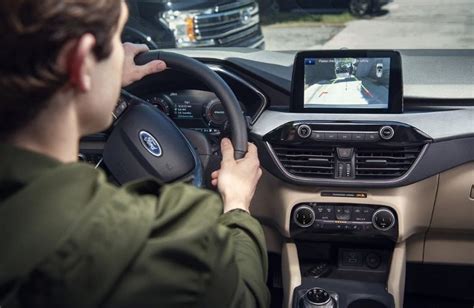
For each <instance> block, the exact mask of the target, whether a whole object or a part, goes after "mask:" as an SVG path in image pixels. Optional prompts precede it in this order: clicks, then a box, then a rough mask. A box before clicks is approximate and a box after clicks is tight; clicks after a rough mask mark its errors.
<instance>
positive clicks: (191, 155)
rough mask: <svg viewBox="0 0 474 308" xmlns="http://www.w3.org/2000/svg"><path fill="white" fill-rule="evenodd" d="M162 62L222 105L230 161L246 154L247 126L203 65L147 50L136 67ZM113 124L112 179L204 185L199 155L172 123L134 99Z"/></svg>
mask: <svg viewBox="0 0 474 308" xmlns="http://www.w3.org/2000/svg"><path fill="white" fill-rule="evenodd" d="M153 60H163V61H165V62H166V64H167V65H168V67H169V68H171V69H175V70H178V71H180V72H183V73H187V74H190V75H192V76H193V77H195V78H197V79H199V80H201V81H203V82H204V84H205V85H206V86H207V87H208V88H209V90H210V91H212V92H214V93H215V94H216V96H217V97H218V98H219V99H220V101H221V102H222V105H223V107H224V110H225V112H226V115H227V118H228V124H229V128H230V133H231V139H232V143H233V146H234V157H235V158H236V159H240V158H242V157H243V156H244V155H245V153H246V152H247V145H248V143H247V142H248V134H247V123H246V120H245V117H244V115H243V112H242V109H241V107H240V104H239V102H238V100H237V97H236V96H235V94H234V92H233V91H232V89H231V88H230V87H229V86H228V85H227V83H226V82H225V81H224V80H223V79H222V78H221V77H220V76H219V75H217V74H216V73H215V72H214V71H212V70H211V69H210V68H209V67H207V66H206V65H205V64H203V63H201V62H199V61H197V60H195V59H193V58H190V57H187V56H184V55H180V54H177V53H172V52H163V51H150V52H146V53H143V54H140V55H138V56H137V58H136V59H135V62H136V63H137V64H138V65H143V64H146V63H148V62H150V61H153ZM136 101H137V103H134V104H130V106H128V108H127V109H126V110H125V111H124V112H123V113H122V114H121V116H120V117H119V118H118V119H117V121H116V122H115V123H114V125H113V128H112V130H111V133H110V135H109V138H108V140H107V142H106V144H105V147H104V152H103V159H104V161H103V162H104V164H105V165H106V166H107V169H108V171H109V172H110V173H111V175H112V176H113V177H114V178H115V179H116V180H117V181H118V182H119V184H124V183H127V182H131V181H134V180H138V179H144V178H150V177H153V178H155V179H157V180H158V181H160V182H162V183H170V182H174V181H178V180H184V181H191V182H192V183H193V184H194V185H196V186H202V183H203V171H202V167H201V162H200V158H199V155H198V154H197V153H196V151H195V150H194V148H193V146H192V145H191V143H190V142H189V140H188V139H187V138H186V137H185V135H184V134H183V133H182V132H181V130H180V129H179V128H178V127H177V126H176V125H175V123H174V122H173V121H172V120H171V119H170V118H169V117H168V116H167V115H166V114H164V113H163V112H161V111H160V110H158V109H157V108H154V107H153V106H151V105H150V104H148V103H146V102H143V101H141V100H140V99H138V98H137V99H136Z"/></svg>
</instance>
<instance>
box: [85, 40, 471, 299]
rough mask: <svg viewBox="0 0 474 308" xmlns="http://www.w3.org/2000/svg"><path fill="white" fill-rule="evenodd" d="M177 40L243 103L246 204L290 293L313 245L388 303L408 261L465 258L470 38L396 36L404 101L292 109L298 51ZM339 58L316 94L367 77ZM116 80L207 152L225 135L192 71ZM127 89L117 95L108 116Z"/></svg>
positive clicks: (92, 144) (89, 144)
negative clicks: (256, 169) (409, 41)
mask: <svg viewBox="0 0 474 308" xmlns="http://www.w3.org/2000/svg"><path fill="white" fill-rule="evenodd" d="M173 52H177V53H182V54H184V55H187V56H190V57H193V58H195V59H198V60H200V61H201V62H203V63H205V64H207V65H208V66H209V67H210V68H212V69H213V70H214V71H215V72H216V73H217V74H219V76H221V77H222V78H223V79H224V80H225V81H226V82H227V84H228V85H229V86H230V87H231V88H232V90H233V91H234V93H235V94H236V96H237V99H238V100H239V102H240V104H241V107H242V110H243V112H244V115H245V117H246V118H247V121H248V124H249V125H248V128H249V139H250V140H251V141H252V142H253V143H255V144H256V146H257V148H258V153H259V159H260V162H261V165H262V169H263V176H262V178H261V180H260V183H259V185H258V187H257V190H256V192H255V196H254V199H253V202H252V205H251V211H252V215H253V216H255V217H256V218H257V219H258V220H259V221H260V222H261V223H262V225H263V230H264V232H265V236H266V241H267V248H268V251H269V252H272V253H276V254H278V255H281V265H280V264H278V266H277V267H278V268H281V269H282V271H283V273H282V275H283V279H282V281H283V284H284V285H283V289H284V301H285V303H286V306H287V307H291V303H292V296H293V295H292V294H293V291H295V293H294V294H297V293H298V292H299V291H298V290H299V289H298V288H301V287H304V290H306V288H307V285H305V283H304V282H305V281H306V282H308V279H310V278H308V276H307V273H310V274H311V275H313V274H312V273H313V272H314V269H316V270H319V268H318V267H317V266H316V267H315V265H318V264H320V263H319V262H320V261H321V260H319V259H317V258H318V257H321V256H324V257H325V258H326V259H327V260H326V261H327V262H326V264H327V265H328V266H329V267H332V270H333V273H334V275H336V276H334V277H333V278H337V279H339V280H338V283H340V282H341V281H344V278H347V277H346V275H349V274H348V273H350V274H351V275H349V276H350V279H353V278H354V277H355V276H354V275H355V273H356V272H357V273H363V274H364V275H363V276H364V277H362V278H360V279H361V280H364V279H366V278H367V279H372V280H374V281H378V282H379V283H380V285H381V286H382V289H381V290H382V291H381V292H382V293H384V292H385V293H386V291H387V290H388V292H389V293H390V294H392V295H393V297H394V300H395V303H396V305H395V306H396V307H402V306H401V305H400V303H402V302H403V288H404V274H403V273H404V270H405V264H406V262H407V261H412V262H419V263H424V262H428V263H429V262H431V263H436V262H437V263H449V264H471V265H473V264H474V259H473V258H472V251H473V249H474V245H473V243H474V227H473V225H472V217H473V216H472V209H473V206H474V180H473V177H472V174H473V171H474V125H473V123H474V92H473V91H472V70H471V68H472V65H470V64H473V62H472V59H474V51H472V50H400V51H399V53H400V56H401V60H402V72H403V76H402V77H403V84H402V85H398V86H395V87H396V89H395V90H397V91H401V90H403V93H404V95H403V97H402V98H399V100H398V101H396V102H395V103H397V104H403V112H394V113H389V112H387V113H370V112H349V111H347V112H345V111H344V110H342V111H341V110H337V111H336V112H332V111H329V110H323V111H321V110H309V111H308V110H299V111H298V112H295V110H292V109H291V108H290V106H291V103H292V94H293V93H292V75H293V61H294V59H295V55H296V53H295V52H268V51H253V50H248V49H229V48H227V49H222V50H221V49H205V50H200V49H190V50H173ZM335 62H341V64H340V65H339V68H338V70H339V71H334V69H333V68H332V66H331V70H330V75H331V76H332V77H330V78H328V79H329V80H332V82H333V83H334V86H332V87H327V86H326V88H322V90H317V89H316V88H317V87H319V84H320V83H321V82H317V85H316V86H314V84H313V86H314V88H315V91H314V93H316V96H320V95H321V94H322V96H321V97H329V96H331V97H333V96H334V97H335V96H339V95H342V96H344V93H342V94H341V93H332V92H333V91H335V90H337V89H338V88H343V89H347V90H351V91H352V92H351V95H352V96H354V95H355V94H357V93H358V91H359V88H362V85H364V80H361V81H360V82H358V81H357V80H353V79H354V78H352V77H351V76H348V74H349V75H350V74H351V65H352V71H353V72H356V74H357V69H359V74H362V72H361V70H362V68H363V67H362V65H360V64H358V62H357V61H352V62H351V63H352V64H350V63H349V62H345V61H335ZM359 62H360V61H359ZM380 64H383V65H380ZM356 66H357V67H356ZM386 67H387V65H385V63H384V62H383V61H376V66H375V71H374V72H373V73H372V75H373V74H375V75H374V76H375V77H373V76H372V77H370V76H369V77H370V78H368V79H371V80H376V79H375V78H381V77H379V76H380V75H381V76H385V72H384V71H383V70H384V68H386ZM346 68H347V70H348V71H347V70H346ZM334 74H335V77H334V76H333V75H334ZM377 74H378V75H379V76H378V75H377ZM349 77H351V78H349ZM356 77H357V76H356ZM319 79H321V78H319ZM319 79H317V80H319ZM359 79H360V78H359ZM305 80H307V78H305ZM369 81H370V80H369ZM359 84H360V87H359ZM368 84H369V86H372V88H370V87H369V86H366V88H367V90H369V92H372V93H374V92H375V91H376V87H375V86H373V85H371V84H370V83H368ZM336 85H337V86H336ZM303 86H304V85H303ZM310 86H311V85H310ZM373 89H374V90H373ZM125 90H126V91H127V92H129V93H131V94H133V95H135V96H137V97H139V98H140V99H142V100H145V101H147V102H149V103H151V104H152V105H153V106H155V107H156V108H158V109H160V110H161V111H162V112H164V113H166V114H167V115H168V116H169V117H170V118H171V119H172V120H173V121H174V122H175V123H176V124H177V126H178V127H180V128H182V129H183V132H184V133H185V134H186V132H185V131H186V130H191V131H193V133H195V132H196V131H197V132H200V133H204V135H205V137H206V138H208V139H212V140H214V142H213V147H214V146H215V148H213V149H212V151H211V153H212V154H211V155H210V156H214V154H215V153H218V152H219V151H218V150H219V148H218V142H215V141H217V140H218V139H219V138H221V137H222V136H224V135H226V133H227V132H226V120H227V118H226V115H225V112H224V110H223V108H222V104H221V102H220V101H219V100H218V99H217V97H216V96H215V95H214V94H213V93H212V92H211V91H209V89H208V88H206V87H205V86H204V85H203V84H202V82H201V81H200V80H198V79H196V78H193V77H191V76H186V75H184V74H183V73H180V72H177V71H174V70H167V71H165V72H163V73H160V74H156V75H153V76H149V77H146V78H145V79H143V80H141V81H139V82H137V83H135V84H133V85H132V86H130V87H128V88H126V89H125ZM325 92H328V93H325ZM365 92H367V91H365ZM323 93H324V94H323ZM333 94H337V95H333ZM369 96H370V95H369ZM344 98H347V97H344ZM128 103H130V102H127V101H125V102H123V101H122V102H119V105H118V107H117V110H116V113H117V115H118V116H119V115H120V112H123V111H124V110H125V107H126V105H127V104H128ZM320 103H321V102H320ZM322 103H324V102H322ZM319 109H321V108H319ZM200 135H202V134H200ZM106 142H107V136H106V134H102V135H99V136H89V137H87V138H84V140H82V142H81V155H82V156H83V157H85V158H86V159H85V160H87V161H89V162H92V163H96V162H97V161H99V164H100V161H101V151H102V149H103V147H104V144H105V143H106ZM211 143H212V142H211ZM199 154H201V153H199ZM202 156H203V155H201V158H202ZM210 160H211V161H212V158H211V159H210ZM219 162H220V160H219V157H218V156H216V157H214V163H211V164H210V165H211V166H212V167H213V168H214V170H215V169H217V168H219ZM460 234H462V236H461V235H460ZM305 245H307V246H305ZM314 252H318V254H317V255H315V253H314ZM348 256H356V258H352V257H350V258H349V257H348ZM361 259H364V260H362V261H361ZM354 260H355V261H357V262H356V263H357V264H354V263H351V262H353V261H354ZM359 261H360V262H359ZM305 275H306V276H305ZM318 275H319V274H318ZM337 275H339V276H337ZM313 276H314V275H313ZM317 281H318V282H319V283H322V281H323V280H322V279H319V280H317ZM343 289H344V290H346V288H343ZM341 290H342V289H341ZM342 293H343V292H342V291H341V293H340V294H342Z"/></svg>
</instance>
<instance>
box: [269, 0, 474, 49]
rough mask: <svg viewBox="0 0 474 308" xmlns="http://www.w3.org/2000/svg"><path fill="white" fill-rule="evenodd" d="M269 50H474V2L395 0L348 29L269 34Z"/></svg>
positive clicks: (321, 28) (282, 29)
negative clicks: (377, 13)
mask: <svg viewBox="0 0 474 308" xmlns="http://www.w3.org/2000/svg"><path fill="white" fill-rule="evenodd" d="M263 31H264V35H265V37H266V41H267V49H269V50H303V49H340V48H352V49H357V48H360V49H368V48H370V49H410V48H419V49H425V48H426V49H430V48H431V49H432V48H449V49H458V48H459V49H465V48H474V0H394V2H392V3H390V4H389V5H387V6H385V7H384V8H383V11H382V12H381V14H380V15H379V16H375V17H371V18H368V19H358V20H354V21H351V22H348V23H347V24H346V27H345V28H340V27H334V26H319V27H314V26H311V27H306V28H305V27H304V26H301V27H299V28H295V27H287V28H285V27H282V26H278V27H273V26H267V27H264V29H263Z"/></svg>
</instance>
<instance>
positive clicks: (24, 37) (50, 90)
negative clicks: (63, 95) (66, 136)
mask: <svg viewBox="0 0 474 308" xmlns="http://www.w3.org/2000/svg"><path fill="white" fill-rule="evenodd" d="M121 3H122V1H121V0H41V1H39V0H1V1H0V42H1V45H2V46H1V47H0V139H1V138H6V137H8V136H9V135H11V134H13V133H14V132H15V131H17V130H18V129H20V128H21V127H22V126H24V125H26V124H28V122H30V121H31V120H33V119H34V118H35V117H36V116H37V115H38V113H39V112H40V111H41V110H42V109H44V108H45V107H46V105H47V101H48V99H49V98H51V96H52V95H53V94H54V93H56V92H57V91H58V90H59V89H60V88H61V87H63V86H64V85H65V84H66V83H67V79H66V76H65V75H64V73H63V72H60V71H58V69H57V68H56V67H55V63H56V60H57V57H58V54H59V51H60V50H61V48H62V47H63V46H64V45H65V44H66V42H68V41H70V40H73V39H76V38H79V37H80V36H82V35H83V34H85V33H91V34H93V35H94V36H95V38H96V46H95V48H94V54H95V56H96V57H97V59H98V60H103V59H105V58H108V57H109V56H110V54H111V52H112V36H113V34H114V33H115V31H116V29H117V26H118V21H119V18H120V14H121Z"/></svg>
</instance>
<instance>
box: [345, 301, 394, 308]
mask: <svg viewBox="0 0 474 308" xmlns="http://www.w3.org/2000/svg"><path fill="white" fill-rule="evenodd" d="M347 308H388V307H387V306H386V305H385V304H383V303H381V302H379V301H376V300H373V299H358V300H356V301H353V302H352V303H350V304H349V306H347Z"/></svg>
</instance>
